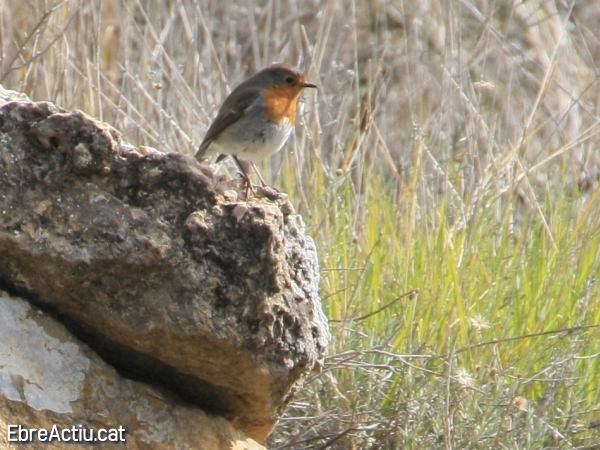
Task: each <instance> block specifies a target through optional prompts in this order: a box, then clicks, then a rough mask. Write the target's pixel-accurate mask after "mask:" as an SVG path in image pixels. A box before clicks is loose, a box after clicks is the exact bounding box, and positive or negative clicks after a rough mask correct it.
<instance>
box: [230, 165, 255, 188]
mask: <svg viewBox="0 0 600 450" xmlns="http://www.w3.org/2000/svg"><path fill="white" fill-rule="evenodd" d="M232 156H233V160H234V161H235V163H236V164H237V166H238V169H240V172H242V179H243V180H244V181H245V182H246V197H248V189H250V190H251V191H252V193H253V194H254V195H256V191H255V190H254V188H253V187H252V181H250V177H249V176H248V174H247V173H246V171H245V170H244V167H243V166H242V163H240V160H239V159H238V158H237V156H235V155H232Z"/></svg>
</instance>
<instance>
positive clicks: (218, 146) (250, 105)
mask: <svg viewBox="0 0 600 450" xmlns="http://www.w3.org/2000/svg"><path fill="white" fill-rule="evenodd" d="M316 87H317V86H316V85H315V84H313V83H309V82H308V81H307V80H306V75H304V74H303V73H302V72H301V71H300V70H298V69H296V68H295V67H292V66H289V65H287V64H273V65H271V66H269V67H267V68H265V69H263V70H261V71H260V72H258V73H256V74H255V75H254V76H252V77H250V78H248V79H247V80H246V81H244V82H243V83H242V84H240V85H239V86H238V87H236V88H235V89H234V90H233V91H232V92H231V94H229V96H228V97H227V98H226V99H225V102H224V103H223V105H222V106H221V108H220V109H219V113H218V114H217V117H216V118H215V119H214V120H213V122H212V123H211V125H210V127H209V128H208V131H207V132H206V136H204V140H203V141H202V143H201V144H200V148H198V151H197V152H196V159H197V160H198V161H203V160H205V159H208V158H210V157H211V156H212V155H215V154H219V156H218V157H217V162H219V161H221V160H222V159H223V158H225V157H226V156H228V155H231V156H232V157H233V159H234V160H235V162H236V163H237V165H238V167H239V168H240V170H241V171H242V174H243V176H244V178H245V180H246V182H247V183H248V186H249V187H250V189H252V185H251V184H250V180H249V178H248V175H247V174H246V171H245V170H244V168H243V167H242V165H241V163H240V162H239V160H238V158H239V159H241V160H244V161H250V162H251V163H252V164H253V165H254V163H255V162H259V161H262V160H263V159H265V158H267V157H268V156H270V155H272V154H273V153H275V152H277V151H279V150H280V149H281V147H283V144H285V142H286V141H287V139H288V137H289V136H290V133H291V132H292V128H293V127H294V121H295V119H296V101H297V100H298V96H299V95H300V92H301V91H302V89H304V88H316ZM254 169H255V170H256V166H254ZM256 173H257V174H258V176H259V178H260V180H261V182H262V183H263V186H264V185H265V182H264V180H263V179H262V177H261V176H260V173H258V170H256Z"/></svg>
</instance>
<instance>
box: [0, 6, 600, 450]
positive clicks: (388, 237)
mask: <svg viewBox="0 0 600 450" xmlns="http://www.w3.org/2000/svg"><path fill="white" fill-rule="evenodd" d="M0 13H1V17H0V48H1V49H2V60H1V62H0V80H1V82H2V83H3V84H4V86H5V87H7V88H12V89H16V90H19V91H23V92H25V93H26V94H28V95H29V96H30V97H31V98H32V99H34V100H50V101H54V102H56V103H58V104H59V105H61V106H63V107H65V108H67V109H74V108H78V109H81V110H83V111H85V112H87V113H88V114H91V115H94V116H97V117H100V118H102V119H103V120H105V121H107V122H109V123H111V124H112V125H113V126H115V127H116V128H117V129H119V130H121V131H122V132H123V133H124V139H126V140H128V141H130V142H132V143H135V144H144V145H151V146H155V147H157V148H160V149H162V150H164V151H179V152H187V153H193V152H194V151H195V149H196V146H197V145H198V143H199V142H200V141H201V138H202V136H203V133H204V131H205V130H206V128H207V126H208V124H209V123H210V120H211V119H212V118H213V117H214V115H215V112H216V109H217V108H218V106H219V105H220V102H221V101H222V100H223V98H224V97H225V95H226V94H227V92H228V91H229V90H230V89H232V88H233V87H234V86H235V85H236V84H237V83H238V82H239V81H241V80H242V79H243V78H244V77H246V76H247V75H248V74H250V73H252V72H254V71H256V70H257V69H259V68H261V67H263V66H265V65H266V64H267V63H269V62H273V61H285V62H289V63H293V64H297V65H298V66H300V67H301V68H302V69H304V70H305V71H306V72H307V74H308V76H309V78H310V79H311V80H314V81H315V82H316V83H317V84H318V85H319V87H320V89H319V90H318V92H316V93H312V92H311V93H309V94H304V95H305V96H304V101H303V103H302V105H301V108H302V111H301V114H299V117H300V120H299V121H298V126H297V130H296V134H295V136H294V138H293V139H291V140H290V143H289V144H288V150H287V151H285V152H281V153H280V154H278V155H276V156H274V157H272V158H271V159H270V161H268V162H267V163H265V164H264V166H263V173H266V174H267V175H268V180H270V181H271V183H273V184H276V185H278V186H279V187H280V188H281V189H283V190H284V191H285V192H287V193H289V195H290V197H291V198H292V199H293V201H294V203H295V204H296V206H297V208H298V210H299V211H300V212H302V213H303V215H304V216H305V217H306V219H307V221H308V223H309V227H310V230H311V233H312V234H313V235H314V236H315V239H316V241H317V243H318V245H319V248H320V254H321V262H322V265H323V266H324V270H323V283H322V292H323V297H324V305H325V307H326V309H327V312H328V314H329V316H330V317H331V318H332V319H333V320H334V322H332V331H333V334H334V341H333V343H332V348H331V353H332V355H331V357H330V359H329V361H328V365H327V366H326V369H325V371H324V373H323V374H321V375H319V376H315V377H314V379H313V380H312V381H311V383H310V384H308V385H307V388H306V391H305V392H304V393H303V394H302V395H301V397H300V398H299V399H298V401H297V402H295V403H294V404H293V405H292V407H291V408H290V409H289V410H288V413H287V416H286V418H285V419H284V420H283V421H282V422H281V424H280V426H279V427H278V428H277V430H276V432H275V433H274V434H273V436H272V437H271V438H270V441H269V444H270V445H271V446H272V447H273V448H314V449H317V448H319V449H324V448H415V449H417V448H419V449H421V448H423V449H428V448H447V449H449V448H565V449H567V448H571V449H572V448H585V446H586V445H587V446H590V445H595V444H597V443H598V442H600V435H599V434H598V432H597V429H598V428H594V427H591V428H590V427H589V426H590V425H594V423H596V422H595V421H597V420H598V414H599V413H598V410H599V409H600V400H599V397H600V396H599V394H598V389H597V384H598V380H597V374H598V373H599V370H600V363H599V362H598V361H599V357H598V354H599V352H600V344H599V342H600V338H599V334H598V329H597V328H596V326H597V324H598V323H600V317H599V313H598V311H600V304H599V301H598V287H597V284H596V283H595V280H596V278H598V276H599V275H598V273H599V270H600V256H599V255H598V251H597V248H598V246H600V242H598V235H599V233H598V226H599V224H600V207H599V204H598V200H597V193H598V189H597V187H598V180H599V177H600V171H599V166H600V153H599V151H598V148H600V126H599V124H598V118H599V117H600V114H599V112H598V109H599V106H600V85H599V84H600V82H599V80H598V77H599V76H600V67H598V61H600V31H599V30H600V3H598V2H595V1H592V0H587V1H586V0H579V1H573V0H565V1H545V0H530V1H525V2H519V1H487V0H462V1H460V0H452V1H443V0H437V1H436V0H430V1H420V0H394V1H387V2H386V1H379V0H374V1H369V0H353V1H352V0H341V1H323V2H320V1H316V0H313V1H308V2H300V1H298V0H284V1H281V2H278V1H274V0H271V1H260V2H238V1H231V2H224V1H221V0H214V1H210V0H198V1H191V0H172V1H164V2H141V1H134V0H129V1H100V0H91V1H77V0H70V1H64V2H58V1H57V2H49V1H48V2H44V1H40V0H23V1H16V0H4V1H0ZM415 288H418V289H419V293H418V295H416V294H413V295H410V296H407V297H402V296H401V295H402V294H403V293H407V292H410V291H411V290H412V289H415ZM409 297H410V298H409ZM564 330H569V331H564ZM512 338H515V339H512ZM588 448H593V447H588Z"/></svg>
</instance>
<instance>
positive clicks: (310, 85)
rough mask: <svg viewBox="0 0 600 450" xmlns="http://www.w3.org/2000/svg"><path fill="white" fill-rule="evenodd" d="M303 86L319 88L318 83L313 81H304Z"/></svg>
mask: <svg viewBox="0 0 600 450" xmlns="http://www.w3.org/2000/svg"><path fill="white" fill-rule="evenodd" d="M302 87H309V88H315V89H316V88H317V85H316V84H313V83H308V82H306V83H303V84H302Z"/></svg>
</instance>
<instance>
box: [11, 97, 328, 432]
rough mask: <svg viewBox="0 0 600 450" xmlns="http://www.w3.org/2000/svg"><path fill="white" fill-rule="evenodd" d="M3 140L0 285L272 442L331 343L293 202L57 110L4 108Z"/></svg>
mask: <svg viewBox="0 0 600 450" xmlns="http://www.w3.org/2000/svg"><path fill="white" fill-rule="evenodd" d="M0 98H5V97H4V96H3V94H1V93H0ZM0 133H1V134H0V254H1V255H2V258H0V286H1V287H4V288H6V289H8V290H10V291H11V292H15V293H19V294H20V295H21V296H23V297H24V298H26V299H27V300H28V301H31V302H33V303H34V304H35V305H37V306H39V307H41V308H42V309H44V310H46V311H49V312H51V313H52V314H53V315H54V316H55V317H57V318H59V319H60V320H61V322H62V323H64V324H65V325H66V326H67V327H68V329H69V330H70V331H71V332H73V333H74V334H75V335H76V336H77V337H78V338H79V339H81V340H83V341H84V342H85V343H87V344H88V345H90V347H92V348H93V349H94V350H95V351H96V352H98V354H99V355H100V356H101V357H102V358H104V359H105V360H106V361H107V362H109V363H110V364H111V365H113V366H114V367H116V368H117V369H118V370H119V371H120V372H121V373H122V374H125V375H127V376H129V377H133V378H134V379H136V380H140V381H145V382H149V383H153V384H156V385H159V386H163V387H165V388H168V389H170V390H173V391H175V392H176V393H177V394H178V395H180V396H181V397H182V398H183V399H184V400H186V401H187V402H189V403H191V404H194V405H198V406H200V407H202V408H203V409H204V410H205V411H207V412H209V413H211V414H217V415H221V416H223V417H225V418H226V419H228V420H229V421H230V422H231V423H233V424H234V425H235V426H236V427H238V428H239V429H241V430H242V431H244V432H245V433H246V434H247V435H248V436H250V437H252V438H254V439H256V440H259V441H262V440H264V438H265V437H266V436H267V435H268V433H269V432H270V430H271V429H272V427H273V426H274V424H275V423H276V421H277V419H278V418H279V416H280V414H281V413H282V412H283V410H284V408H285V406H286V404H287V403H288V402H289V401H290V400H291V398H292V397H293V395H294V394H295V393H296V392H297V391H298V389H300V387H301V386H302V382H303V380H304V378H305V377H306V375H308V374H309V373H310V372H311V371H313V370H318V369H319V367H320V365H321V364H322V361H323V358H324V356H325V352H326V347H327V343H328V340H329V332H328V328H327V320H326V318H325V317H324V315H323V313H322V310H321V305H320V300H319V297H318V280H319V273H318V264H317V256H316V249H315V246H314V244H313V242H312V240H311V239H310V237H308V236H306V235H305V231H304V224H303V222H302V219H301V217H300V216H299V215H297V214H296V213H295V212H294V209H293V207H292V206H291V204H290V203H289V201H288V200H287V197H286V196H285V195H284V194H281V193H279V192H277V191H274V190H264V191H263V195H264V196H263V197H260V198H251V199H250V200H249V201H243V200H238V197H242V196H243V195H241V194H240V195H239V196H234V195H231V190H230V188H227V190H224V189H218V187H217V189H215V186H214V181H213V180H212V179H211V178H210V177H208V176H207V175H206V173H205V172H206V171H205V170H204V169H203V168H202V167H200V166H199V164H198V163H197V162H196V161H195V160H194V158H192V157H189V156H187V155H183V154H179V153H160V152H158V151H156V150H153V149H150V148H148V147H144V148H141V147H140V148H135V147H132V146H130V145H127V144H125V143H123V142H122V141H121V138H120V135H119V133H118V132H117V131H116V130H114V129H113V128H111V127H110V126H108V125H106V124H103V123H99V122H97V121H95V120H93V119H92V118H90V117H88V116H86V115H85V114H84V113H82V112H80V111H74V112H64V111H61V110H59V109H58V108H57V107H56V106H54V105H53V104H51V103H47V102H38V103H32V102H28V101H16V102H9V103H5V104H3V105H0Z"/></svg>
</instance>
